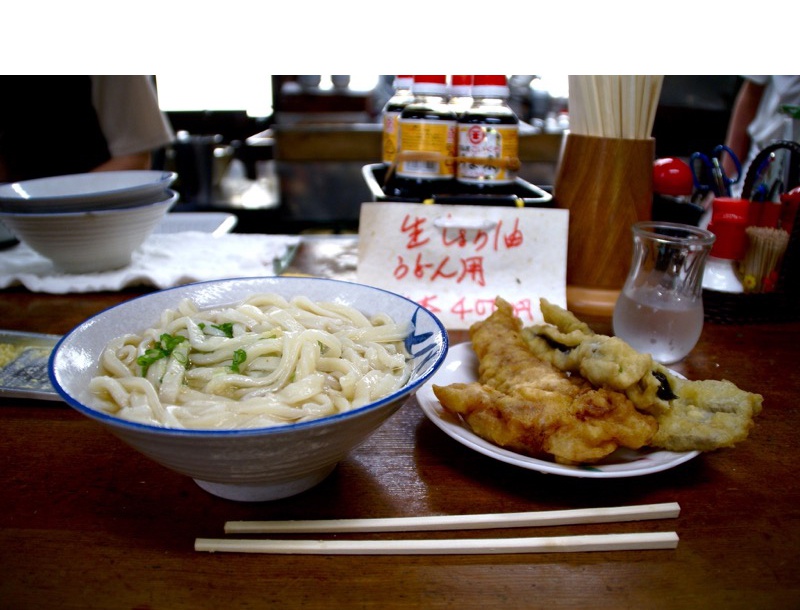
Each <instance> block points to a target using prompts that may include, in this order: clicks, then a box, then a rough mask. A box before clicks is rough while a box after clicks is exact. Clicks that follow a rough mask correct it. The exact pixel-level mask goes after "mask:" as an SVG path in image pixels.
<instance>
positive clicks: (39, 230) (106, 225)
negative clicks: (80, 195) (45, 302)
mask: <svg viewBox="0 0 800 610" xmlns="http://www.w3.org/2000/svg"><path fill="white" fill-rule="evenodd" d="M177 201H178V193H177V192H175V191H173V190H167V191H166V192H165V193H164V194H163V195H161V197H160V198H159V199H158V200H157V201H155V202H148V203H141V204H130V205H129V206H128V207H122V208H112V209H105V210H86V211H82V212H42V213H32V212H5V211H0V221H2V222H3V223H4V224H5V225H6V227H8V229H9V230H10V231H11V232H12V233H13V234H14V235H15V236H16V237H17V239H19V241H21V242H23V243H25V244H27V245H28V247H30V248H31V249H32V250H34V251H35V252H38V253H39V254H41V255H42V256H44V257H45V258H48V259H50V261H52V263H53V265H54V266H55V267H56V269H57V270H59V271H63V272H65V273H92V272H98V271H110V270H112V269H119V268H120V267H124V266H125V265H128V264H130V262H131V257H132V255H133V252H134V251H135V250H136V248H138V247H139V246H140V245H142V243H143V242H144V240H145V239H147V237H148V236H149V235H150V234H151V233H152V232H153V230H154V229H155V228H156V226H157V225H158V224H159V223H160V222H161V220H162V219H163V218H164V216H165V215H166V214H167V212H169V210H170V209H171V208H172V207H173V206H174V205H175V203H176V202H177Z"/></svg>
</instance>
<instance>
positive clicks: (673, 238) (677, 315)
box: [613, 222, 714, 364]
mask: <svg viewBox="0 0 800 610" xmlns="http://www.w3.org/2000/svg"><path fill="white" fill-rule="evenodd" d="M713 243H714V234H713V233H711V232H710V231H706V230H704V229H699V228H697V227H694V226H691V225H684V224H679V223H672V222H638V223H636V224H634V225H633V256H632V259H631V268H630V271H629V273H628V277H627V279H626V280H625V285H624V287H623V289H622V292H621V293H620V295H619V298H618V299H617V303H616V306H615V308H614V316H613V327H614V334H615V335H616V336H618V337H619V338H620V339H622V340H623V341H625V342H627V343H628V344H630V345H631V347H633V348H634V349H636V350H637V351H639V352H643V353H649V354H651V355H652V356H653V359H654V360H656V361H657V362H660V363H662V364H670V363H673V362H677V361H679V360H682V359H683V358H684V357H685V356H686V355H687V354H688V353H689V352H690V351H692V349H693V348H694V346H695V345H696V344H697V341H698V339H699V338H700V333H701V331H702V329H703V286H702V280H703V270H704V268H705V262H706V258H707V257H708V253H709V252H710V250H711V245H712V244H713Z"/></svg>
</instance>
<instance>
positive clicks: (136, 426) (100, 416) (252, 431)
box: [47, 276, 449, 437]
mask: <svg viewBox="0 0 800 610" xmlns="http://www.w3.org/2000/svg"><path fill="white" fill-rule="evenodd" d="M263 279H279V280H281V281H298V282H301V281H315V282H331V283H334V284H347V285H353V286H360V287H363V288H367V289H369V290H373V291H375V292H382V293H385V294H388V295H391V296H393V297H395V298H398V299H402V300H404V301H407V302H408V303H411V304H413V305H414V306H416V309H415V310H414V314H413V316H412V318H413V319H416V316H417V315H418V314H419V313H420V311H423V312H425V314H426V315H429V316H430V318H431V319H432V320H433V321H434V323H435V324H436V326H437V327H438V329H439V332H440V334H441V337H442V341H441V353H440V354H439V357H438V358H437V359H436V360H435V361H434V362H433V365H432V366H431V367H430V369H429V370H428V372H427V373H425V374H424V375H422V376H420V377H419V379H417V380H416V381H414V383H412V384H410V385H408V386H404V387H403V388H402V389H401V390H398V391H396V392H392V393H391V394H389V395H388V396H384V397H383V398H381V399H379V400H377V401H375V402H371V403H369V404H367V405H364V406H363V407H358V408H357V409H352V410H350V411H345V412H344V413H337V414H336V415H328V416H326V417H320V418H319V419H313V420H310V421H305V422H297V423H292V424H286V425H282V426H268V427H263V428H240V429H233V430H208V429H201V430H197V429H183V428H167V427H163V426H153V425H150V424H142V423H139V422H132V421H128V420H124V419H121V418H119V417H115V416H113V415H111V414H109V413H105V412H104V411H101V410H99V409H93V408H92V407H89V406H88V405H85V404H83V403H82V402H80V401H79V400H77V399H76V398H73V396H72V395H71V394H69V393H67V391H66V390H64V389H63V388H62V387H61V384H59V383H58V380H57V379H56V375H55V371H54V364H55V360H56V358H57V357H58V353H59V351H60V348H61V345H62V344H63V343H65V342H66V341H67V340H68V339H69V337H70V336H72V335H73V334H74V333H75V332H77V331H78V330H80V329H81V328H83V327H84V326H86V325H87V324H91V323H92V321H93V320H95V319H96V318H98V317H99V316H102V315H103V314H104V313H106V312H108V311H111V310H113V309H117V308H118V307H124V306H128V305H130V304H131V303H135V302H136V301H139V300H141V299H146V298H148V297H149V296H152V295H153V294H162V293H165V292H172V291H173V290H181V289H186V288H187V287H189V286H202V285H207V284H223V283H235V282H241V281H258V280H263ZM411 336H415V335H411ZM109 340H110V339H109ZM405 341H406V344H408V341H409V338H406V340H405ZM419 342H421V340H419V341H412V343H419ZM433 348H434V346H431V347H429V348H427V349H426V350H423V351H430V352H433ZM448 349H449V339H448V336H447V331H446V330H445V327H444V324H442V321H441V320H439V318H437V317H436V315H434V314H433V313H432V312H431V311H429V310H427V309H425V308H424V307H422V305H420V304H419V303H417V302H415V301H412V300H411V299H409V298H406V297H404V296H402V295H399V294H397V293H395V292H391V291H390V290H385V289H383V288H378V287H376V286H370V285H368V284H359V283H357V282H346V281H343V280H333V279H329V278H308V277H279V276H263V277H237V278H227V279H224V280H208V281H204V282H194V283H192V284H185V285H183V286H174V287H172V288H166V289H163V290H159V291H157V292H155V293H148V294H143V295H141V296H138V297H134V298H132V299H128V300H127V301H124V302H122V303H118V304H117V305H112V306H111V307H107V308H106V309H104V310H102V311H99V312H98V313H96V314H94V315H93V316H91V317H89V318H87V319H86V320H84V321H83V322H81V323H80V324H78V325H77V326H76V327H74V328H73V329H72V330H70V331H69V332H68V333H67V334H65V335H64V336H63V337H61V339H60V340H59V341H58V343H56V345H55V347H54V348H53V351H52V353H51V355H50V358H49V360H48V364H47V373H48V377H49V378H50V383H51V385H52V386H53V388H54V389H55V390H56V392H57V393H58V394H59V395H60V396H61V398H63V399H64V401H65V402H66V403H67V404H68V405H69V406H71V407H72V408H73V409H75V410H76V411H78V412H80V413H82V414H84V415H86V416H87V417H89V418H90V419H94V420H96V421H100V422H103V423H107V424H110V425H112V426H114V427H117V428H125V429H128V430H132V431H138V432H150V433H155V434H161V435H165V436H187V437H229V436H260V435H264V434H281V433H285V432H289V431H294V430H300V429H305V428H312V427H316V426H321V425H325V424H327V423H330V422H335V421H339V420H342V419H347V418H348V417H352V416H354V415H356V414H360V413H363V412H365V411H367V410H373V409H377V408H378V407H381V406H383V405H385V404H386V403H387V402H393V401H396V400H399V399H401V398H403V397H404V396H409V395H411V394H412V393H413V392H416V391H417V390H418V389H419V388H420V387H421V386H422V385H424V384H425V382H426V381H427V380H428V379H429V378H430V377H431V376H433V374H434V373H435V372H436V371H437V370H438V369H439V368H440V367H441V366H442V364H443V363H444V360H445V357H446V356H447V351H448ZM409 351H410V350H409ZM421 353H422V352H420V354H421ZM411 355H412V356H413V357H415V358H416V356H417V355H416V354H411ZM432 356H433V353H429V354H428V355H427V356H425V358H424V360H423V363H422V364H426V363H428V362H430V360H431V358H432ZM415 368H416V365H415Z"/></svg>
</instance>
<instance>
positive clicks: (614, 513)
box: [194, 502, 680, 555]
mask: <svg viewBox="0 0 800 610" xmlns="http://www.w3.org/2000/svg"><path fill="white" fill-rule="evenodd" d="M679 514H680V506H678V504H677V503H676V502H669V503H664V504H645V505H640V506H619V507H610V508H591V509H575V510H557V511H541V512H523V513H504V514H502V513H501V514H481V515H455V516H431V517H399V518H388V519H332V520H318V521H229V522H227V523H226V524H225V533H227V534H264V533H271V534H276V533H279V534H307V533H314V534H318V533H328V534H331V533H352V532H358V533H374V532H397V531H405V532H409V531H431V530H457V529H460V530H479V529H492V528H518V527H544V526H554V525H578V524H590V523H610V522H624V521H644V520H649V519H671V518H676V517H677V516H678V515H679ZM677 546H678V535H677V534H676V533H675V532H652V533H633V534H595V535H581V536H546V537H533V538H527V537H526V538H465V539H433V540H281V539H267V540H255V539H241V538H240V539H214V538H198V539H196V540H195V546H194V548H195V550H196V551H208V552H211V553H214V552H227V553H272V554H307V555H308V554H317V555H423V554H425V555H447V554H473V555H474V554H501V553H571V552H586V551H619V550H647V549H674V548H676V547H677Z"/></svg>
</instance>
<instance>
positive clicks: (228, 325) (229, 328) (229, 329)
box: [211, 322, 233, 339]
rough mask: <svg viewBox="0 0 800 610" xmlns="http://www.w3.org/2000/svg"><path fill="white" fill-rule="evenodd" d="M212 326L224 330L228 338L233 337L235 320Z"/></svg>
mask: <svg viewBox="0 0 800 610" xmlns="http://www.w3.org/2000/svg"><path fill="white" fill-rule="evenodd" d="M211 326H212V327H213V328H216V329H217V330H219V331H222V332H223V333H224V334H225V336H226V337H228V339H233V322H223V323H222V324H212V325H211Z"/></svg>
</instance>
